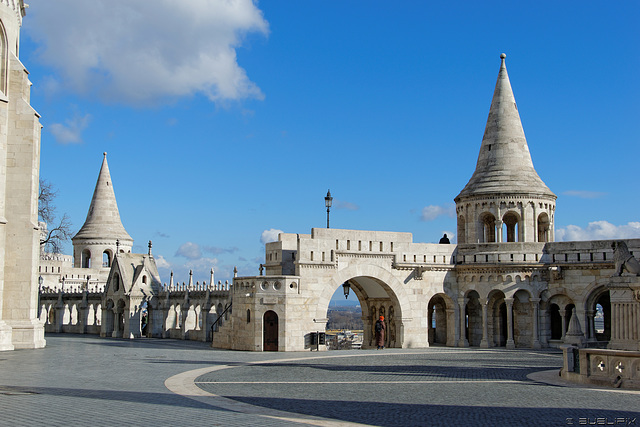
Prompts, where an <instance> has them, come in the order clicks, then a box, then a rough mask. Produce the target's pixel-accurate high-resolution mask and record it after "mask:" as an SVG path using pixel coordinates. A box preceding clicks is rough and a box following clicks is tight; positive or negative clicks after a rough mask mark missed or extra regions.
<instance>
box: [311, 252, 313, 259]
mask: <svg viewBox="0 0 640 427" xmlns="http://www.w3.org/2000/svg"><path fill="white" fill-rule="evenodd" d="M311 261H313V251H311Z"/></svg>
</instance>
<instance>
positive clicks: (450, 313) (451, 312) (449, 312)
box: [445, 308, 460, 347]
mask: <svg viewBox="0 0 640 427" xmlns="http://www.w3.org/2000/svg"><path fill="white" fill-rule="evenodd" d="M445 313H446V316H447V332H446V334H447V340H446V345H447V346H448V347H455V346H456V344H457V342H458V339H459V337H460V331H459V326H458V322H456V309H455V308H446V309H445ZM451 325H453V334H451V332H452V331H451ZM452 338H453V339H452Z"/></svg>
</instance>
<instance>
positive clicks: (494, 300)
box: [487, 289, 508, 347]
mask: <svg viewBox="0 0 640 427" xmlns="http://www.w3.org/2000/svg"><path fill="white" fill-rule="evenodd" d="M507 335H508V334H507V307H506V304H505V294H504V292H502V290H499V289H494V290H492V291H491V292H489V295H488V296H487V340H488V345H489V346H490V347H504V346H506V344H507Z"/></svg>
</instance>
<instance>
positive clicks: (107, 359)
mask: <svg viewBox="0 0 640 427" xmlns="http://www.w3.org/2000/svg"><path fill="white" fill-rule="evenodd" d="M560 365H561V358H560V354H559V353H557V352H552V351H535V352H534V351H527V350H514V351H507V350H480V349H452V348H446V347H434V348H430V349H424V350H401V349H385V350H383V351H376V350H353V351H339V352H321V353H315V352H313V353H312V352H304V353H248V352H231V351H220V350H212V349H210V348H209V347H208V346H206V345H204V344H202V343H192V342H184V341H175V340H138V341H129V340H112V339H99V338H96V337H91V336H78V335H75V336H73V335H48V336H47V347H46V348H45V349H41V350H19V351H13V352H2V353H0V425H7V426H32V425H56V426H58V425H72V426H76V425H77V426H80V425H94V426H102V425H104V426H106V425H110V426H113V425H133V424H135V425H142V426H147V425H153V426H156V427H157V426H165V425H172V426H173V425H196V424H199V425H225V426H235V425H243V426H244V425H260V426H262V425H274V426H275V425H277V426H282V425H296V426H299V425H301V424H309V425H320V426H335V425H349V424H350V423H358V424H369V425H381V426H395V425H398V426H400V425H402V426H412V425H425V426H426V425H487V426H495V425H513V426H516V425H517V426H524V425H549V426H552V425H568V424H571V423H573V425H580V424H587V423H590V424H603V423H605V422H606V423H609V424H610V425H611V424H613V425H623V424H624V425H638V426H640V392H637V391H636V392H633V391H624V390H612V389H593V388H583V387H567V386H562V385H558V384H555V385H551V384H548V383H547V382H556V383H557V379H558V377H557V371H558V369H559V367H560ZM542 371H547V372H546V373H544V372H543V373H542V374H540V372H542ZM528 376H529V377H528Z"/></svg>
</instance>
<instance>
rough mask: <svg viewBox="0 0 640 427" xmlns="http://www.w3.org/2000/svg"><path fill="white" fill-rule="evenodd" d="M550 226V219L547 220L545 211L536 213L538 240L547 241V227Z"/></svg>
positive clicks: (547, 216)
mask: <svg viewBox="0 0 640 427" xmlns="http://www.w3.org/2000/svg"><path fill="white" fill-rule="evenodd" d="M550 226H551V221H550V220H549V215H547V213H546V212H543V213H541V214H540V215H538V242H548V241H549V237H550V236H549V229H550Z"/></svg>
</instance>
